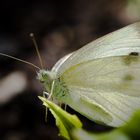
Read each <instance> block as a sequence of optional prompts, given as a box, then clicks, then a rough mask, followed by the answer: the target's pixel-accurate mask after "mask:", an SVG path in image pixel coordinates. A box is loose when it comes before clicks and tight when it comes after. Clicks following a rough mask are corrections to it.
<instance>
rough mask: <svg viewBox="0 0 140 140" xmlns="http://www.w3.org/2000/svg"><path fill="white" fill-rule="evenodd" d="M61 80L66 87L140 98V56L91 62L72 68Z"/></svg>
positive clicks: (108, 58) (101, 59)
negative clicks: (78, 87)
mask: <svg viewBox="0 0 140 140" xmlns="http://www.w3.org/2000/svg"><path fill="white" fill-rule="evenodd" d="M61 79H62V80H63V81H65V83H66V85H71V86H80V87H84V88H92V89H100V90H104V91H107V92H110V91H111V92H118V93H121V94H123V95H129V96H138V97H140V56H118V57H107V58H100V59H96V60H90V61H87V62H83V63H80V64H77V65H74V66H72V67H70V68H69V69H68V70H66V71H65V72H64V73H63V75H62V76H61Z"/></svg>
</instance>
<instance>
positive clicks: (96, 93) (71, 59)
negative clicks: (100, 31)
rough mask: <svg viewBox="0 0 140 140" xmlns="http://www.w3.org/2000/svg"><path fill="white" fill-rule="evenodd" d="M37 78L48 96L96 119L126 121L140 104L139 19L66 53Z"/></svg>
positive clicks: (116, 124) (115, 122) (112, 122)
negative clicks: (49, 69)
mask: <svg viewBox="0 0 140 140" xmlns="http://www.w3.org/2000/svg"><path fill="white" fill-rule="evenodd" d="M38 79H39V80H40V81H41V82H42V83H43V85H44V88H45V91H46V92H47V93H49V98H53V99H55V100H57V101H58V102H62V103H64V104H66V105H68V106H70V107H71V108H73V109H74V110H76V111H78V112H79V113H81V114H82V115H84V116H85V117H87V118H89V119H90V120H93V121H95V122H98V123H102V124H106V125H109V126H113V127H119V126H121V125H123V124H124V123H126V122H127V120H128V119H129V117H130V116H131V115H132V113H133V112H134V111H135V110H137V109H138V108H140V22H137V23H134V24H131V25H128V26H126V27H124V28H122V29H119V30H117V31H115V32H112V33H110V34H108V35H105V36H103V37H101V38H99V39H97V40H95V41H93V42H91V43H89V44H87V45H85V46H84V47H82V48H80V49H79V50H77V51H75V52H73V53H71V54H68V55H66V56H65V57H63V58H61V59H60V60H59V61H58V62H57V63H56V64H55V65H54V67H53V68H52V69H51V71H48V70H40V71H39V73H38Z"/></svg>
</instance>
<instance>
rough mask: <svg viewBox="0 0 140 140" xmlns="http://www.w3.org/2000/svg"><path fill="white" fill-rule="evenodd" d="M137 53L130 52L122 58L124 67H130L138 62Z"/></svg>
mask: <svg viewBox="0 0 140 140" xmlns="http://www.w3.org/2000/svg"><path fill="white" fill-rule="evenodd" d="M138 56H139V52H131V53H129V54H128V55H127V56H125V57H123V62H124V63H125V65H130V64H133V63H136V62H138V61H139V57H138Z"/></svg>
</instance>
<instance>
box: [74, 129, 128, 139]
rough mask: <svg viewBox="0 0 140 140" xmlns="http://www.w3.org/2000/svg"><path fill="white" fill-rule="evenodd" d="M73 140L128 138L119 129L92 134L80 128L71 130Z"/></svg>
mask: <svg viewBox="0 0 140 140" xmlns="http://www.w3.org/2000/svg"><path fill="white" fill-rule="evenodd" d="M73 140H130V139H129V138H128V137H127V136H126V135H125V134H124V133H121V132H120V131H112V132H108V133H103V134H92V133H89V132H86V131H84V130H82V129H77V130H74V131H73Z"/></svg>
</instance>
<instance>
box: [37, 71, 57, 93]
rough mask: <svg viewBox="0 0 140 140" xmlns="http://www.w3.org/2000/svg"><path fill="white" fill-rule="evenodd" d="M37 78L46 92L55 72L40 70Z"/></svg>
mask: <svg viewBox="0 0 140 140" xmlns="http://www.w3.org/2000/svg"><path fill="white" fill-rule="evenodd" d="M37 79H38V80H39V81H40V82H41V83H43V85H44V87H45V89H46V91H47V92H50V90H51V85H52V82H53V81H54V80H55V79H56V73H54V72H52V71H47V70H40V71H39V72H38V73H37Z"/></svg>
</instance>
